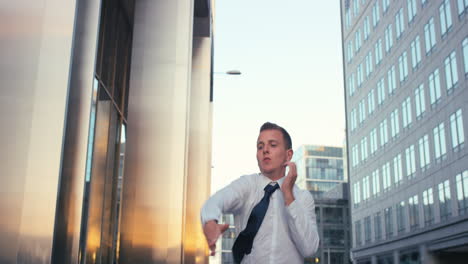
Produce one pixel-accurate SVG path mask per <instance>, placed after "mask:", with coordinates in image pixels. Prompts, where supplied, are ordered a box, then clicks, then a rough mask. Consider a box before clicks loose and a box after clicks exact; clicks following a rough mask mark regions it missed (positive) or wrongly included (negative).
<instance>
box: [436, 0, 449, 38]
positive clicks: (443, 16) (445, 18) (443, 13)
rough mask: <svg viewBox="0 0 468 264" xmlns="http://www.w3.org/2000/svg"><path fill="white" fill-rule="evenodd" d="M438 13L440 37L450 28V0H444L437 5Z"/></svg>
mask: <svg viewBox="0 0 468 264" xmlns="http://www.w3.org/2000/svg"><path fill="white" fill-rule="evenodd" d="M439 15H440V34H441V35H442V38H443V37H445V36H446V34H447V32H448V31H449V30H450V29H451V28H452V13H451V11H450V1H449V0H445V1H444V2H443V3H442V4H441V5H440V7H439Z"/></svg>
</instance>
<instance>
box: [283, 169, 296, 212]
mask: <svg viewBox="0 0 468 264" xmlns="http://www.w3.org/2000/svg"><path fill="white" fill-rule="evenodd" d="M284 166H289V172H288V175H286V177H285V178H284V181H283V184H282V185H281V191H282V192H283V196H284V202H285V203H286V206H288V205H290V204H291V203H292V202H293V201H294V199H295V198H294V194H293V188H294V184H295V183H296V179H297V169H296V163H294V162H290V161H287V162H285V163H284Z"/></svg>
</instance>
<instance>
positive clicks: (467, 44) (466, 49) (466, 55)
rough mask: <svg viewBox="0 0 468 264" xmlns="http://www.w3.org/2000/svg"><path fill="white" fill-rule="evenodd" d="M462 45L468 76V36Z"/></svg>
mask: <svg viewBox="0 0 468 264" xmlns="http://www.w3.org/2000/svg"><path fill="white" fill-rule="evenodd" d="M467 1H468V0H467ZM462 45H463V62H464V63H465V76H468V37H467V38H465V39H464V40H463V43H462Z"/></svg>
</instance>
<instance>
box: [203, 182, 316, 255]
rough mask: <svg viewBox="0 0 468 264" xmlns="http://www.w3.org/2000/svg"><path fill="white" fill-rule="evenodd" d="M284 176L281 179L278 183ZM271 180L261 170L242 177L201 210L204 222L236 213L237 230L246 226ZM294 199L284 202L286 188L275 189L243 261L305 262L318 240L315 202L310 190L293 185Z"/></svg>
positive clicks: (217, 194)
mask: <svg viewBox="0 0 468 264" xmlns="http://www.w3.org/2000/svg"><path fill="white" fill-rule="evenodd" d="M283 181H284V177H283V178H281V179H280V180H278V181H277V182H278V184H279V186H280V187H281V184H282V183H283ZM270 182H271V180H270V179H269V178H268V177H266V176H264V175H262V174H258V173H256V174H251V175H245V176H242V177H240V178H239V179H237V180H235V181H233V182H232V183H231V184H229V185H228V186H226V187H225V188H223V189H221V190H220V191H218V192H217V193H215V194H214V195H213V196H211V197H210V199H208V200H207V201H206V202H205V204H204V205H203V208H202V210H201V221H202V224H203V225H204V224H205V223H206V222H207V221H209V220H217V221H219V220H220V218H221V215H222V214H226V213H232V214H234V224H235V226H236V233H237V234H239V233H240V232H241V231H242V230H244V229H245V227H246V225H247V220H248V219H249V216H250V213H251V212H252V209H253V208H254V206H255V205H256V204H257V203H258V202H260V200H261V199H262V198H263V196H264V194H265V192H264V190H263V189H264V188H265V186H266V185H267V184H269V183H270ZM293 194H294V198H295V200H294V201H293V202H292V203H291V204H289V206H286V205H285V202H284V197H283V192H282V191H281V189H278V190H276V191H275V192H274V193H273V194H272V195H271V198H270V204H269V206H268V210H267V212H266V215H265V218H264V219H263V222H262V225H261V226H260V229H259V230H258V233H257V235H256V236H255V239H254V242H253V247H252V252H251V253H250V254H249V255H245V256H244V259H243V260H242V263H243V264H245V263H275V264H277V263H278V264H280V263H304V257H309V256H312V255H313V254H314V253H315V252H316V251H317V247H318V244H319V237H318V233H317V223H316V220H315V203H314V199H313V198H312V195H311V194H310V192H308V191H306V190H301V189H299V188H298V187H297V186H296V185H294V189H293Z"/></svg>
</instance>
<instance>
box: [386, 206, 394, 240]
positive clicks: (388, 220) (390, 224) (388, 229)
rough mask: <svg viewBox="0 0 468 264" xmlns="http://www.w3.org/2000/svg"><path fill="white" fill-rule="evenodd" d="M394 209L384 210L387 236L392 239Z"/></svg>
mask: <svg viewBox="0 0 468 264" xmlns="http://www.w3.org/2000/svg"><path fill="white" fill-rule="evenodd" d="M392 218H393V217H392V207H387V208H385V209H384V221H385V236H386V238H390V237H392V235H393V221H392Z"/></svg>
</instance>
